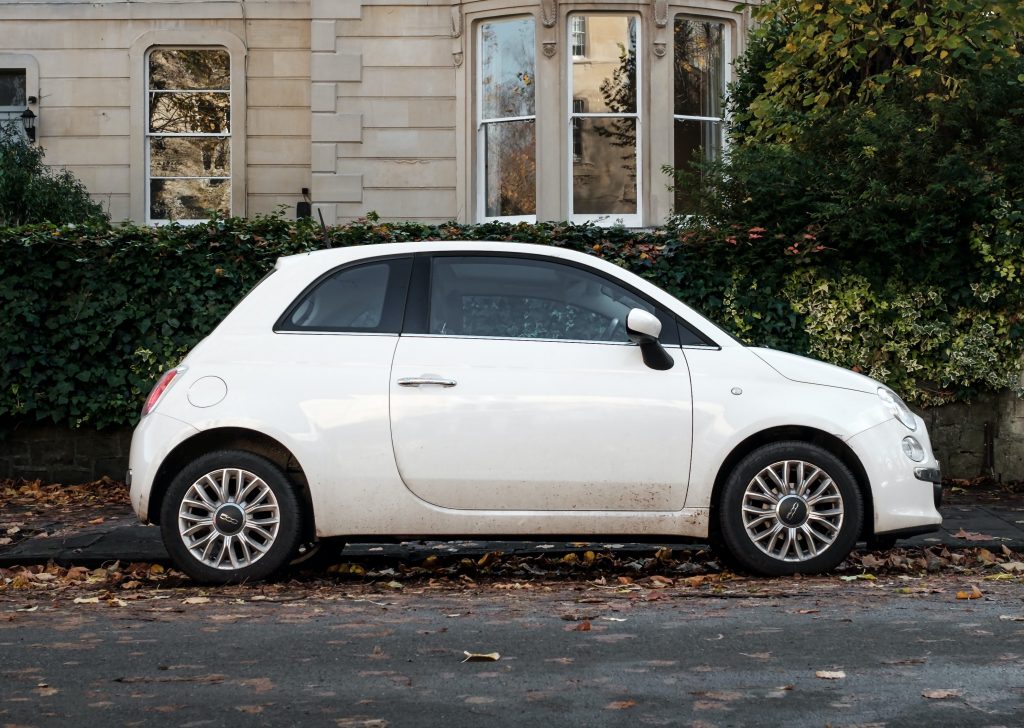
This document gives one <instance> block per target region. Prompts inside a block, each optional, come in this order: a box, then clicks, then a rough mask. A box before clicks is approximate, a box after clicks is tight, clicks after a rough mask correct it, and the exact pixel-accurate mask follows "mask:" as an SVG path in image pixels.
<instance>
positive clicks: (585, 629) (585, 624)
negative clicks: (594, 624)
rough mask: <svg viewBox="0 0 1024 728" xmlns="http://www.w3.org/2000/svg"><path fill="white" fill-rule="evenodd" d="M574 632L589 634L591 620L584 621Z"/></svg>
mask: <svg viewBox="0 0 1024 728" xmlns="http://www.w3.org/2000/svg"><path fill="white" fill-rule="evenodd" d="M572 631H573V632H589V631H590V620H589V619H584V620H583V621H582V622H580V623H579V624H577V625H576V626H575V627H573V629H572Z"/></svg>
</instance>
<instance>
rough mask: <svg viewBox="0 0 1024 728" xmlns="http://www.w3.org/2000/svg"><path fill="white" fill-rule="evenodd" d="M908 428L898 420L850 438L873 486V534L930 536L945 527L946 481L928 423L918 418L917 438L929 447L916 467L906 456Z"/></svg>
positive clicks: (926, 447)
mask: <svg viewBox="0 0 1024 728" xmlns="http://www.w3.org/2000/svg"><path fill="white" fill-rule="evenodd" d="M907 434H908V430H907V428H906V427H904V426H903V425H902V424H900V423H899V422H898V421H896V420H895V419H892V420H888V421H886V422H883V423H882V424H880V425H876V426H875V427H872V428H870V429H868V430H865V431H864V432H861V433H859V434H857V435H855V436H854V437H852V438H850V440H849V441H848V442H847V444H848V445H849V446H850V447H851V448H852V449H853V451H854V453H855V454H856V455H857V457H858V458H859V459H860V462H861V464H862V465H863V466H864V470H865V471H866V473H867V476H868V482H869V483H870V485H871V500H872V502H873V504H874V514H873V522H872V523H871V529H870V531H869V532H870V533H873V534H875V535H882V534H892V535H909V534H911V533H928V532H930V531H934V530H936V529H938V527H939V526H940V525H941V524H942V516H941V515H939V510H938V509H939V504H940V503H941V501H942V477H941V471H940V470H939V463H938V461H937V460H936V459H935V456H934V455H933V454H932V448H931V442H930V440H929V439H928V431H927V429H926V427H925V424H924V422H922V421H921V420H920V418H919V419H918V427H917V430H916V431H915V432H914V433H913V434H914V437H916V438H917V439H918V441H919V442H921V444H922V445H923V446H924V449H925V459H924V461H923V462H920V463H915V462H913V461H911V460H910V459H909V458H908V457H907V456H906V455H904V454H903V449H902V447H901V444H900V443H901V441H902V439H903V438H904V437H905V436H906V435H907Z"/></svg>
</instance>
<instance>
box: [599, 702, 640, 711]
mask: <svg viewBox="0 0 1024 728" xmlns="http://www.w3.org/2000/svg"><path fill="white" fill-rule="evenodd" d="M634 705H636V701H635V700H613V701H612V702H610V703H608V705H606V706H604V709H605V710H626V709H627V708H632V707H633V706H634Z"/></svg>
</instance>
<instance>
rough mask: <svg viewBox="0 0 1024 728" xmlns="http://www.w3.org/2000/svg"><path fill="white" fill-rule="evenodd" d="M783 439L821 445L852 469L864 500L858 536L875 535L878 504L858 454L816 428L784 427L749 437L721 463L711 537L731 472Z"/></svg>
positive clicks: (714, 493)
mask: <svg viewBox="0 0 1024 728" xmlns="http://www.w3.org/2000/svg"><path fill="white" fill-rule="evenodd" d="M784 440H798V441H800V442H808V443H811V444H813V445H818V446H819V447H822V448H824V449H825V450H828V451H829V452H830V453H832V454H833V455H835V456H836V457H837V458H839V459H840V460H841V461H842V462H843V464H844V465H846V467H848V468H849V469H850V472H852V473H853V477H854V478H855V479H856V481H857V487H858V489H859V490H860V493H861V497H862V498H863V500H864V522H863V524H862V525H861V533H860V536H859V537H860V538H867V537H868V536H871V535H872V534H873V533H874V520H875V519H874V512H875V504H874V500H873V499H872V497H871V481H870V480H869V479H868V474H867V471H866V470H865V469H864V465H863V464H862V463H861V461H860V458H858V457H857V454H856V453H854V451H853V450H852V449H851V448H850V446H849V445H847V444H846V443H845V442H843V441H842V440H841V439H839V438H838V437H836V436H835V435H833V434H831V433H829V432H825V431H824V430H819V429H817V428H815V427H807V426H802V425H785V426H781V427H772V428H770V429H767V430H762V431H761V432H757V433H755V434H753V435H751V436H749V437H748V438H747V439H745V440H743V441H742V442H741V443H739V444H738V445H737V446H736V447H734V448H733V449H732V451H731V452H730V453H729V455H728V456H727V457H726V458H725V460H723V461H722V465H721V466H720V467H719V469H718V473H717V474H716V475H715V484H714V487H713V488H712V490H711V512H710V518H709V524H708V529H709V531H710V534H709V535H710V536H711V538H712V539H717V538H719V534H718V529H719V525H718V502H719V500H720V498H721V494H722V489H723V488H724V487H725V481H726V480H727V479H728V478H729V473H731V472H732V470H733V468H735V467H736V464H737V463H739V461H740V460H742V459H743V458H745V457H746V456H747V455H749V454H750V453H752V452H753V451H754V450H756V449H757V448H759V447H761V446H762V445H770V444H771V443H773V442H782V441H784Z"/></svg>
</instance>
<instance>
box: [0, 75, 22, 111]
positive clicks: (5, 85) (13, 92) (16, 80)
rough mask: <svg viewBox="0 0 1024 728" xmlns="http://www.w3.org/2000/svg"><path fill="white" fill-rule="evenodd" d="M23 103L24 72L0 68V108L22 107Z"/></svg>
mask: <svg viewBox="0 0 1024 728" xmlns="http://www.w3.org/2000/svg"><path fill="white" fill-rule="evenodd" d="M25 102H26V97H25V70H24V69H22V68H13V69H12V68H0V107H4V106H24V105H25Z"/></svg>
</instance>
